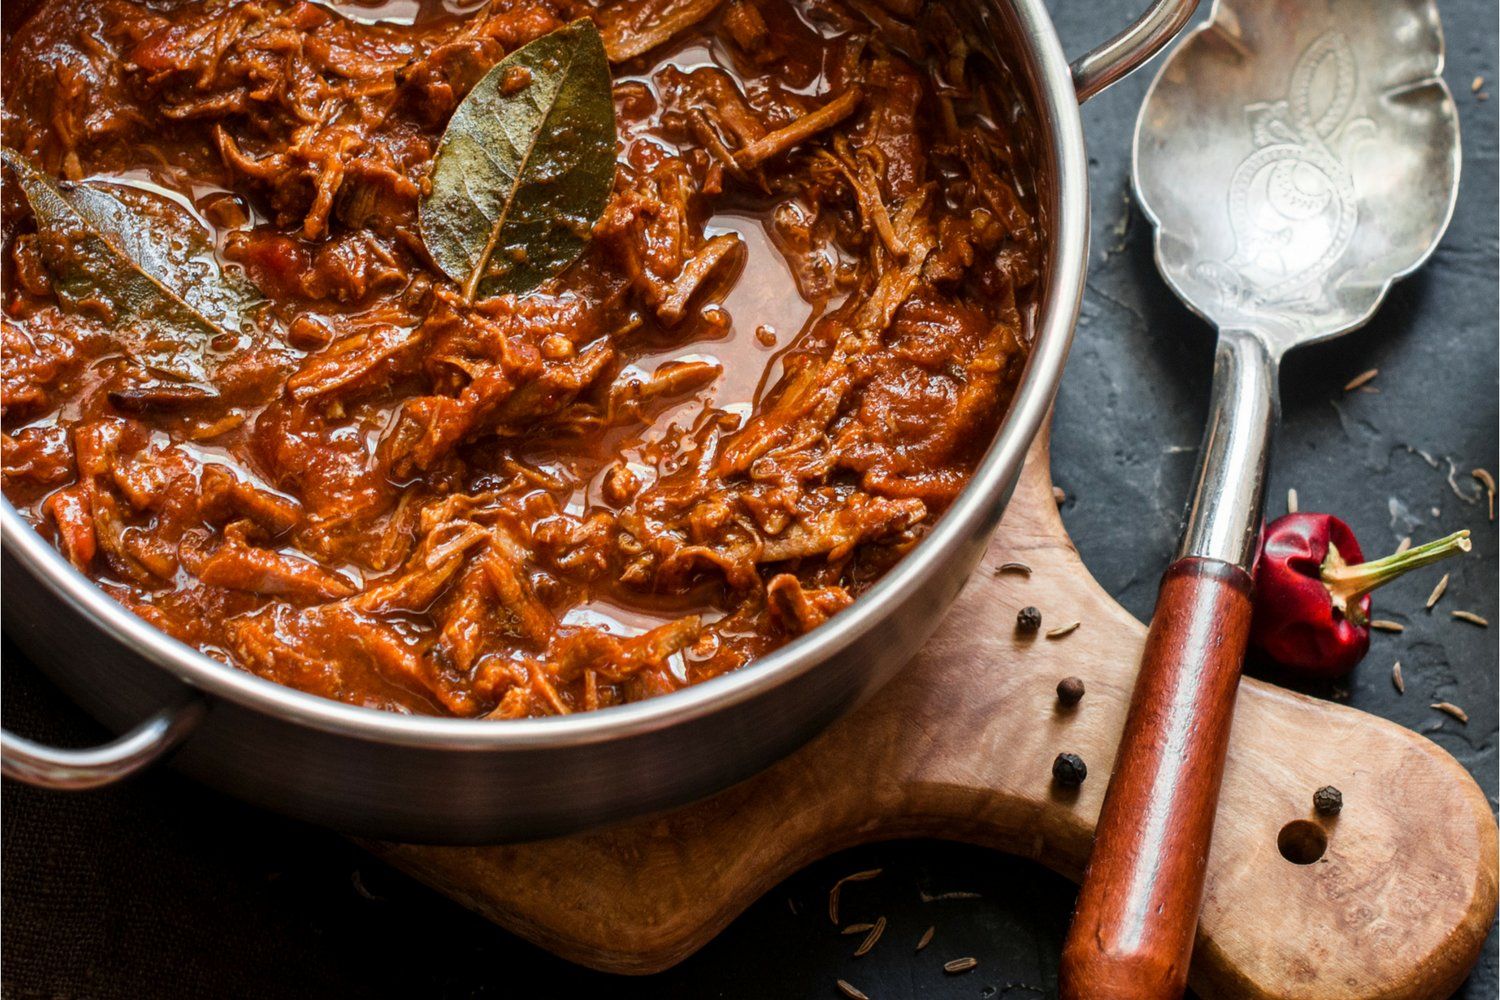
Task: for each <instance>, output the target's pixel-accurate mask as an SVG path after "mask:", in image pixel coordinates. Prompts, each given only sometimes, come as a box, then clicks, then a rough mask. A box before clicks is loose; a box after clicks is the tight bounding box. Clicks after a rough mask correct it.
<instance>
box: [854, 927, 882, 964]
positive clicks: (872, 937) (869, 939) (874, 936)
mask: <svg viewBox="0 0 1500 1000" xmlns="http://www.w3.org/2000/svg"><path fill="white" fill-rule="evenodd" d="M884 933H885V917H876V918H875V926H873V927H871V928H870V933H869V934H866V935H865V939H864V940H863V941H861V942H860V943H859V947H858V948H855V949H854V957H855V958H860V957H862V956H864V955H867V954H869V952H870V949H871V948H873V947H875V942H876V941H879V940H880V935H882V934H884Z"/></svg>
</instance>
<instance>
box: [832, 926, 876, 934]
mask: <svg viewBox="0 0 1500 1000" xmlns="http://www.w3.org/2000/svg"><path fill="white" fill-rule="evenodd" d="M874 926H875V925H874V924H850V925H849V926H848V927H845V928H844V929H843V930H841V931H839V933H840V934H863V933H864V932H865V931H867V930H869V929H870V928H871V927H874Z"/></svg>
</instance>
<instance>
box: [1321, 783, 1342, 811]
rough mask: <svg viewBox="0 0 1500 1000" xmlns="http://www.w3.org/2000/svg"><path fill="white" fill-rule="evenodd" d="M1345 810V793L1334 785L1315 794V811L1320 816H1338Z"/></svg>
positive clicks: (1324, 787) (1325, 787) (1326, 786)
mask: <svg viewBox="0 0 1500 1000" xmlns="http://www.w3.org/2000/svg"><path fill="white" fill-rule="evenodd" d="M1343 808H1344V793H1343V792H1341V791H1339V790H1338V789H1337V788H1334V787H1333V786H1332V785H1324V786H1323V787H1322V788H1320V789H1318V790H1317V791H1316V792H1313V811H1314V812H1316V813H1317V814H1318V815H1319V816H1337V815H1338V814H1339V811H1340V810H1342V809H1343Z"/></svg>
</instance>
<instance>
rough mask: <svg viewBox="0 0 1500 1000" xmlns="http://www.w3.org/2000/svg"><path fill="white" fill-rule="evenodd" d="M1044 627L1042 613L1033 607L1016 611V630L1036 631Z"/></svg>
mask: <svg viewBox="0 0 1500 1000" xmlns="http://www.w3.org/2000/svg"><path fill="white" fill-rule="evenodd" d="M1041 627H1042V613H1041V612H1040V611H1038V610H1037V609H1036V608H1033V607H1024V608H1022V609H1021V610H1020V611H1017V612H1016V631H1017V632H1035V631H1037V630H1038V629H1040V628H1041Z"/></svg>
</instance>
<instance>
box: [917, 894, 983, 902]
mask: <svg viewBox="0 0 1500 1000" xmlns="http://www.w3.org/2000/svg"><path fill="white" fill-rule="evenodd" d="M917 895H918V897H920V898H921V900H922V902H924V903H936V902H938V901H939V900H942V899H981V898H983V897H981V896H980V895H979V893H977V892H940V893H938V894H936V895H933V894H932V893H928V892H918V893H917Z"/></svg>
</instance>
